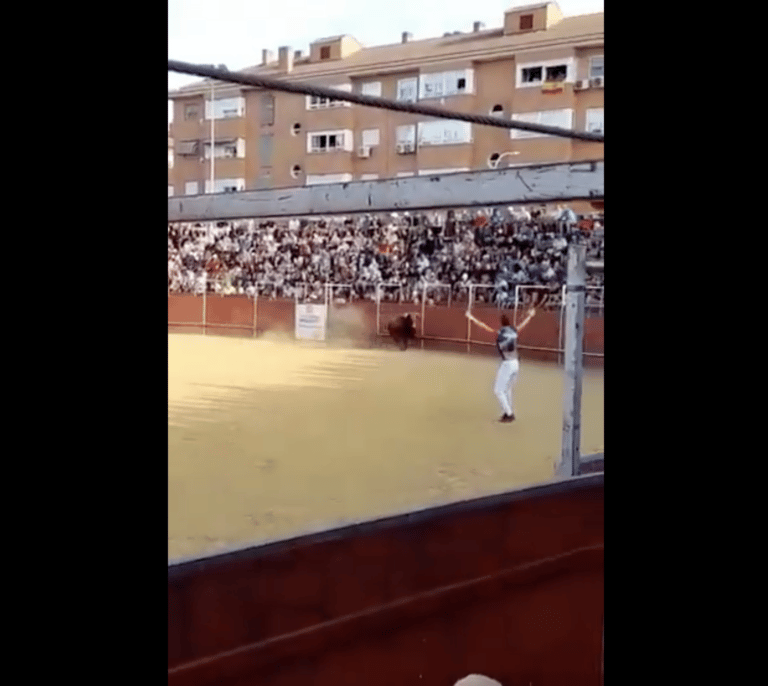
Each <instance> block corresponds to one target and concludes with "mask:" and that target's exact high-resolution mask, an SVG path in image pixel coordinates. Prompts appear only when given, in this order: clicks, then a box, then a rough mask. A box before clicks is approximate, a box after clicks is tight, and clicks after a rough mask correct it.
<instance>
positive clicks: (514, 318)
mask: <svg viewBox="0 0 768 686" xmlns="http://www.w3.org/2000/svg"><path fill="white" fill-rule="evenodd" d="M518 300H520V284H517V285H516V286H515V312H514V314H513V315H512V323H513V324H514V325H515V326H517V301H518Z"/></svg>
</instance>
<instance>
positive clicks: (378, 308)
mask: <svg viewBox="0 0 768 686" xmlns="http://www.w3.org/2000/svg"><path fill="white" fill-rule="evenodd" d="M380 334H381V283H377V284H376V336H379V335H380Z"/></svg>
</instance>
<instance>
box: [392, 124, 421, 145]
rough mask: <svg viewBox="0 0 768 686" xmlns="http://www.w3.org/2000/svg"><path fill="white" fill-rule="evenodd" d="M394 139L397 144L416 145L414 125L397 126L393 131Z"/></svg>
mask: <svg viewBox="0 0 768 686" xmlns="http://www.w3.org/2000/svg"><path fill="white" fill-rule="evenodd" d="M395 139H396V141H397V144H398V145H416V125H415V124H405V125H404V126H398V127H397V130H396V131H395Z"/></svg>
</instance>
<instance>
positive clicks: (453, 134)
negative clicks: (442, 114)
mask: <svg viewBox="0 0 768 686" xmlns="http://www.w3.org/2000/svg"><path fill="white" fill-rule="evenodd" d="M471 142H472V124H469V123H468V122H463V121H446V120H441V121H430V122H421V123H420V124H419V145H456V144H461V143H471Z"/></svg>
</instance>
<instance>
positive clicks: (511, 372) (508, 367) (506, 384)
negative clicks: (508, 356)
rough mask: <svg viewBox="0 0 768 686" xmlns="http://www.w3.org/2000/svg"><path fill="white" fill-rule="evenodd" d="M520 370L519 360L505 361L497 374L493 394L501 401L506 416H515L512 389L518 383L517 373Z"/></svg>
mask: <svg viewBox="0 0 768 686" xmlns="http://www.w3.org/2000/svg"><path fill="white" fill-rule="evenodd" d="M519 370H520V362H519V361H518V360H504V362H502V363H501V366H500V367H499V371H498V372H497V374H496V383H495V384H494V385H493V392H494V393H495V394H496V397H497V398H498V399H499V403H500V404H501V409H502V410H503V411H504V414H514V412H513V411H512V387H513V386H514V385H515V382H516V381H517V372H518V371H519Z"/></svg>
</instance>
